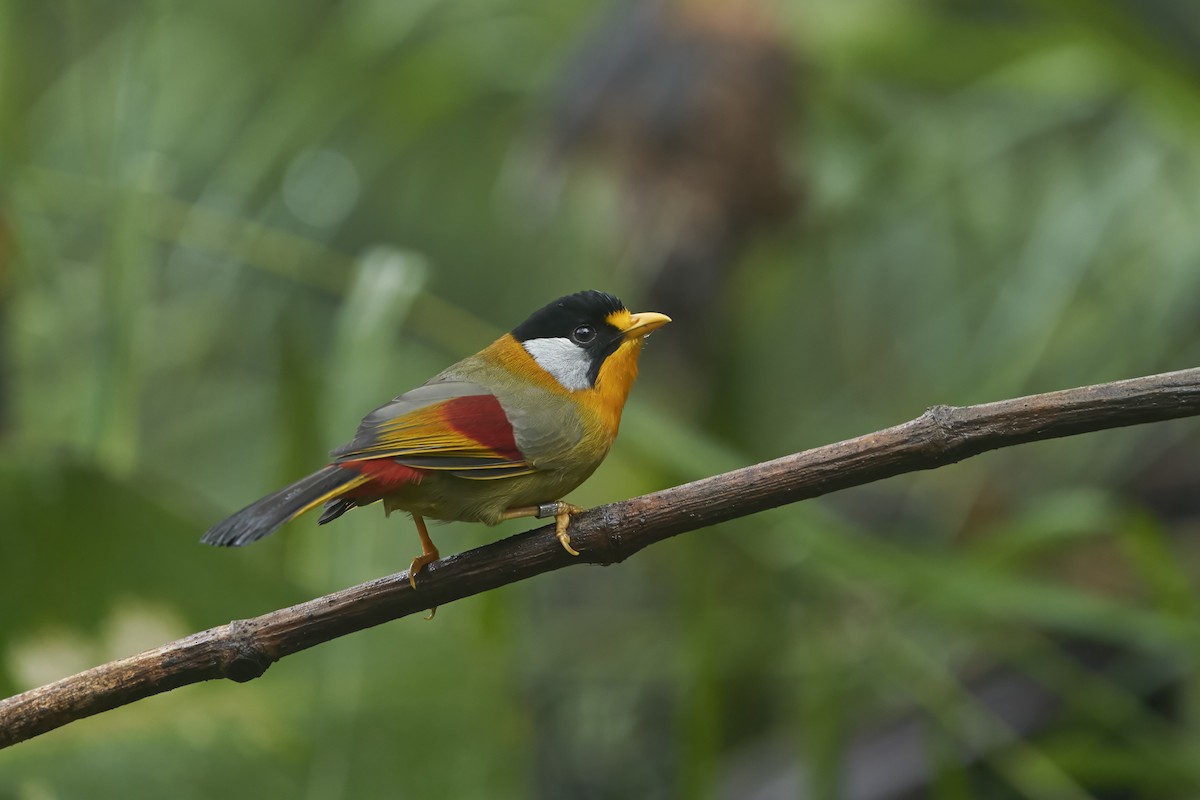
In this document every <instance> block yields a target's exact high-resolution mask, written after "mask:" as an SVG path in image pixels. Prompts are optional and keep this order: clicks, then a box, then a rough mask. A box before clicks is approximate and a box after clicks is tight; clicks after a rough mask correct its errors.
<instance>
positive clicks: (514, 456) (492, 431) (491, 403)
mask: <svg viewBox="0 0 1200 800" xmlns="http://www.w3.org/2000/svg"><path fill="white" fill-rule="evenodd" d="M440 410H441V412H442V418H443V419H444V420H446V424H447V425H449V426H450V427H451V428H453V429H454V430H455V431H456V432H458V433H460V434H462V435H463V436H467V437H470V438H471V439H474V440H475V441H476V442H478V443H479V444H481V445H483V446H484V447H486V448H487V449H488V450H491V451H492V452H494V453H495V454H496V455H497V456H499V457H500V458H505V459H508V460H509V461H521V460H523V458H524V457H523V456H522V455H521V451H520V449H519V448H518V447H517V442H516V440H515V439H514V438H513V429H512V423H510V422H509V421H508V415H507V414H505V413H504V408H503V407H502V406H501V405H500V401H499V400H497V399H496V398H495V397H494V396H492V395H490V394H477V395H471V396H469V397H456V398H454V399H453V400H447V401H446V402H444V403H442V404H441V409H440Z"/></svg>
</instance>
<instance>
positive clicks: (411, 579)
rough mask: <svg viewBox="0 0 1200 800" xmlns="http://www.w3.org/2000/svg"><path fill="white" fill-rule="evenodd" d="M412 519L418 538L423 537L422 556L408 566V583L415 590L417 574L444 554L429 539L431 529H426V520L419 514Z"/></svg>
mask: <svg viewBox="0 0 1200 800" xmlns="http://www.w3.org/2000/svg"><path fill="white" fill-rule="evenodd" d="M412 518H413V523H414V524H415V525H416V526H417V536H419V537H421V555H419V556H417V557H416V558H414V559H413V560H412V563H411V564H409V565H408V583H409V585H411V586H412V588H414V589H415V588H417V573H418V572H420V571H421V570H422V569H424V568H425V565H426V564H428V563H429V562H431V561H437V560H438V559H439V558H441V557H442V554H441V553H439V552H438V549H437V547H436V546H435V545H434V543H433V539H430V538H429V529H428V528H426V527H425V520H424V519H422V518H421V516H420V515H419V514H413V515H412Z"/></svg>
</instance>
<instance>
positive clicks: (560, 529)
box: [504, 500, 583, 556]
mask: <svg viewBox="0 0 1200 800" xmlns="http://www.w3.org/2000/svg"><path fill="white" fill-rule="evenodd" d="M581 511H583V509H582V508H580V507H579V506H573V505H571V504H570V503H564V502H562V501H561V500H560V501H558V502H557V503H542V504H541V505H540V506H522V507H521V508H510V509H509V510H508V511H505V512H504V518H505V519H520V518H522V517H535V518H536V519H545V518H546V517H554V535H555V536H557V537H558V541H559V543H560V544H562V546H563V549H564V550H566V551H567V552H568V553H570V554H571V555H573V556H577V555H579V551H578V550H576V549H575V548H574V547H571V537H570V536H569V535H568V534H567V526H568V525H569V524H571V515H572V514H578V513H580V512H581Z"/></svg>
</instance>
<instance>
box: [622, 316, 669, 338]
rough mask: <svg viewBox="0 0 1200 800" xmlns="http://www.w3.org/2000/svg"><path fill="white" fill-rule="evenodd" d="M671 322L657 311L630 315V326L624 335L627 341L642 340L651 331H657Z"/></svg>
mask: <svg viewBox="0 0 1200 800" xmlns="http://www.w3.org/2000/svg"><path fill="white" fill-rule="evenodd" d="M670 321H671V318H670V317H668V316H667V315H666V314H659V313H658V312H657V311H641V312H639V313H637V314H630V315H629V325H628V326H627V327H626V328H625V330H624V331H622V333H624V334H625V338H626V339H640V338H641V337H643V336H645V335H646V334H648V333H650V332H651V331H656V330H658V329H659V328H661V327H662V326H663V325H666V324H667V323H668V322H670Z"/></svg>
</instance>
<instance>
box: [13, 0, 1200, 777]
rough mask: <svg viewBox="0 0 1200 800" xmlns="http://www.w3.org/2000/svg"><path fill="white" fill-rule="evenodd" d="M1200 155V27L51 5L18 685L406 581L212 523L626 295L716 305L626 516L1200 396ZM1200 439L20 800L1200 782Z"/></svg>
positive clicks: (582, 600)
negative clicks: (991, 418) (1040, 409)
mask: <svg viewBox="0 0 1200 800" xmlns="http://www.w3.org/2000/svg"><path fill="white" fill-rule="evenodd" d="M1198 141H1200V8H1198V7H1197V6H1196V4H1195V3H1194V2H1192V0H1069V1H1068V0H994V1H993V0H986V1H985V0H921V1H920V2H910V3H895V2H890V0H858V2H853V3H850V2H835V1H834V0H785V1H784V2H781V3H780V4H778V5H777V6H775V7H774V8H771V7H769V6H768V4H767V0H763V1H762V2H759V3H752V2H750V1H749V0H730V2H726V3H721V2H716V0H692V1H691V2H685V0H680V2H678V3H676V4H675V5H674V6H671V7H667V6H664V5H662V4H661V3H650V2H644V3H640V4H639V3H625V4H622V5H618V6H614V7H612V8H607V9H606V8H602V7H600V6H598V5H596V4H594V3H588V2H583V0H525V2H509V1H508V0H491V1H490V2H484V1H483V0H441V1H438V0H345V1H344V2H332V0H256V1H255V2H245V0H205V1H204V2H198V3H185V2H182V1H181V0H144V1H141V2H135V1H134V0H120V1H117V0H114V1H113V2H86V0H76V1H75V2H65V1H61V2H60V1H57V0H52V1H51V2H35V1H34V0H8V1H7V2H3V3H0V178H2V180H0V337H2V338H3V363H2V364H0V695H9V694H13V693H16V692H18V691H21V690H23V689H26V688H30V687H32V686H35V685H38V684H41V683H44V682H47V681H50V680H53V679H56V678H58V677H61V676H63V675H66V674H70V673H72V672H75V671H77V670H80V669H83V668H86V667H89V666H92V665H94V664H97V663H100V662H102V661H105V660H108V659H111V658H116V657H119V656H123V655H127V654H130V653H133V652H136V651H138V650H141V649H144V648H147V647H152V646H155V645H158V644H160V643H163V642H165V641H168V640H170V639H173V638H176V637H179V636H182V635H185V634H187V633H189V632H192V631H195V630H200V629H203V628H206V627H210V626H213V625H218V624H221V623H224V622H226V621H228V620H230V619H235V618H244V617H249V616H254V615H257V614H260V613H264V612H267V611H270V610H272V609H275V608H278V607H281V606H283V605H289V604H293V603H296V602H300V601H303V600H306V599H309V598H311V597H314V596H317V595H320V594H323V593H327V592H330V591H333V590H336V589H339V588H342V587H345V586H347V585H350V584H352V583H355V582H358V581H362V580H366V579H369V578H372V577H375V576H378V575H381V574H387V573H391V572H396V571H398V570H400V569H402V568H404V567H405V566H406V565H407V563H408V558H410V557H411V556H412V554H413V553H414V552H415V548H416V539H415V536H414V535H413V533H412V531H411V528H410V526H409V524H408V523H407V522H406V521H403V520H395V519H393V520H391V521H390V522H388V521H385V520H384V518H383V515H382V513H379V512H378V511H377V510H376V509H368V510H365V511H359V512H356V513H353V514H350V515H348V516H347V517H345V518H344V519H342V520H339V521H338V523H337V524H336V525H331V526H329V527H328V528H321V529H318V528H317V527H316V526H315V523H314V520H313V519H311V518H308V519H304V520H302V521H300V522H298V523H296V524H293V525H291V526H290V527H289V529H288V530H286V531H284V532H283V533H282V534H281V535H279V536H276V537H273V538H271V539H269V540H267V541H265V542H263V543H261V544H259V545H257V546H255V547H253V548H250V549H247V550H244V551H225V550H216V549H211V548H205V547H202V546H200V545H199V544H198V543H197V539H198V537H199V535H200V534H201V532H203V530H204V529H205V528H207V527H208V526H209V525H210V524H211V523H213V522H214V521H215V520H217V519H220V518H221V517H222V516H224V515H225V514H227V513H229V512H231V511H233V510H235V509H236V508H239V507H241V506H242V505H244V504H245V503H247V502H249V501H250V500H253V499H255V498H256V497H258V496H260V495H262V494H264V493H266V492H267V491H269V490H271V489H273V488H275V487H277V486H278V485H280V484H282V483H284V482H286V481H289V480H291V479H294V478H295V477H297V476H299V475H301V474H304V473H305V472H307V471H309V470H311V469H312V468H314V467H315V466H316V465H319V464H321V463H323V461H322V459H323V457H324V454H325V451H326V450H328V449H329V448H330V447H332V446H335V445H337V444H340V443H341V442H342V441H344V440H345V439H347V438H348V436H349V432H351V431H352V430H353V428H354V426H355V424H356V423H357V421H358V419H359V417H360V416H361V415H362V414H363V413H364V412H365V411H367V410H369V409H370V408H372V407H374V406H375V405H377V404H378V403H379V402H381V401H382V400H384V399H386V398H388V397H390V396H392V395H394V394H397V393H399V392H400V391H403V390H405V389H407V388H409V387H411V386H413V385H415V384H417V383H420V382H421V381H423V380H425V379H426V378H427V377H429V376H430V375H432V374H433V373H435V372H436V371H438V370H440V369H441V368H442V367H443V366H445V365H446V364H448V363H450V362H452V361H453V360H456V359H457V358H460V357H462V356H464V355H466V354H468V353H471V352H474V351H475V350H477V349H479V348H480V347H481V346H483V345H484V344H486V343H487V342H488V341H490V340H491V338H492V337H494V336H495V335H497V334H498V333H499V332H500V331H502V330H505V329H507V328H509V327H511V326H513V325H514V324H515V323H517V322H519V321H520V320H521V319H522V318H523V317H524V316H525V315H526V314H527V313H528V312H529V311H531V310H533V309H534V308H536V307H537V306H539V305H541V304H543V303H544V302H546V301H548V300H550V299H552V298H553V297H555V296H558V295H560V294H564V293H567V292H570V291H575V290H577V289H581V288H601V289H607V290H610V291H613V292H615V293H617V294H619V295H620V296H621V297H623V298H624V299H625V300H626V301H627V302H628V303H629V305H630V306H631V307H633V308H635V309H642V310H646V309H652V310H658V311H663V312H666V313H668V314H671V315H672V316H674V317H676V319H677V323H676V325H673V326H671V327H670V328H667V329H665V330H664V331H662V332H661V333H659V334H656V336H655V337H654V339H653V341H652V342H651V344H650V346H649V347H648V349H647V351H646V352H645V354H644V356H643V359H642V378H641V379H640V381H639V385H638V387H637V388H636V389H635V391H634V393H633V396H632V399H631V402H630V406H629V407H628V408H627V411H626V417H625V422H624V425H623V430H622V434H621V437H620V438H619V439H618V442H617V445H616V447H615V449H614V452H613V454H612V455H611V456H610V457H609V459H608V461H607V462H606V463H605V464H604V466H603V467H602V468H601V469H600V470H599V472H598V473H597V474H596V476H595V477H594V478H593V479H592V480H591V481H589V482H588V483H587V484H586V485H585V486H584V487H582V488H581V489H579V490H578V491H577V492H575V493H574V494H573V495H572V497H571V499H572V500H574V501H575V502H577V503H581V504H597V503H603V502H610V501H614V500H619V499H622V498H625V497H628V496H633V495H635V494H639V493H642V492H645V491H649V490H653V489H658V488H663V487H666V486H669V485H673V484H676V483H679V482H683V481H686V480H689V479H693V478H698V477H702V476H706V475H710V474H714V473H717V472H720V471H723V470H726V469H729V468H733V467H737V466H741V465H745V464H748V463H753V462H756V461H759V460H763V459H767V458H771V457H775V456H778V455H783V454H786V453H789V452H794V451H797V450H801V449H804V448H806V447H810V446H815V445H819V444H823V443H826V442H830V441H835V440H838V439H841V438H845V437H849V436H853V435H857V434H861V433H865V432H868V431H871V430H874V429H877V428H881V427H885V426H888V425H892V424H895V423H898V422H901V421H903V420H906V419H909V418H911V417H914V416H916V415H918V414H920V413H921V412H922V411H923V410H924V409H925V407H927V406H929V405H932V404H935V403H951V404H969V403H976V402H984V401H988V400H996V399H1002V398H1005V397H1013V396H1017V395H1021V394H1027V393H1031V392H1040V391H1047V390H1052V389H1057V388H1065V387H1069V386H1074V385H1080V384H1087V383H1096V382H1101V381H1107V380H1113V379H1118V378H1124V377H1133V376H1136V375H1143V374H1150V373H1154V372H1160V371H1166V370H1171V369H1179V368H1184V367H1190V366H1194V365H1195V364H1196V363H1197V361H1198V360H1200V324H1198V321H1200V271H1198V270H1197V268H1196V265H1197V256H1198V252H1200V222H1198V221H1200V144H1198V143H1197V142H1198ZM1198 432H1200V424H1198V423H1197V422H1196V421H1190V420H1184V421H1180V422H1174V423H1168V424H1162V425H1156V426H1152V427H1146V428H1141V429H1132V430H1126V431H1115V432H1105V433H1099V434H1093V435H1088V436H1082V437H1076V438H1072V439H1067V440H1062V441H1057V442H1050V443H1041V444H1033V445H1027V446H1023V447H1019V448H1014V449H1010V450H1006V451H1002V452H999V453H994V454H989V455H985V456H983V457H980V458H977V459H974V460H972V461H969V462H967V463H964V464H959V465H955V466H951V467H947V468H944V469H941V470H938V471H936V472H933V473H927V474H920V475H912V476H904V477H901V478H897V479H893V480H890V481H887V482H885V483H883V484H880V485H877V486H872V487H866V488H863V489H860V490H855V491H850V492H844V493H841V494H839V495H836V496H832V497H829V498H825V499H822V500H821V501H815V502H808V503H804V504H801V505H798V506H793V507H790V508H784V509H779V510H777V511H774V512H771V513H767V514H762V515H759V516H757V517H754V518H751V519H748V520H744V521H741V522H738V523H731V524H727V525H722V526H719V527H717V528H713V529H709V530H705V531H701V532H698V533H695V534H691V535H688V536H684V537H679V538H677V539H674V540H670V541H668V542H666V543H664V544H661V545H659V546H657V547H654V548H651V549H650V550H649V551H646V552H644V553H641V554H639V555H638V556H637V557H636V558H634V559H632V560H631V561H629V562H627V563H625V564H622V565H620V566H617V567H613V568H608V569H599V568H594V567H575V568H572V569H570V570H565V571H562V572H559V573H556V574H552V575H546V576H542V577H540V578H537V579H535V580H532V581H528V582H525V583H523V584H520V585H516V586H511V587H507V588H504V589H501V590H498V591H495V592H491V593H489V594H487V595H485V596H482V597H476V598H472V599H469V600H466V601H462V602H459V603H455V604H452V605H450V606H447V607H445V608H443V609H442V610H441V612H440V614H439V615H438V618H437V619H436V621H434V622H432V623H427V622H422V621H421V620H419V619H416V618H413V619H405V620H402V621H399V622H396V623H392V624H389V625H385V626H383V627H381V628H377V629H374V630H371V631H368V632H365V633H362V634H357V635H354V636H351V637H347V638H344V639H340V640H338V641H335V642H332V643H329V644H326V645H323V646H320V647H318V648H316V649H314V650H311V651H308V652H306V653H303V654H300V655H297V656H295V657H291V658H288V659H286V660H284V661H283V662H281V663H279V664H277V665H276V666H274V667H273V668H272V669H271V670H270V671H269V672H268V673H267V674H266V675H265V676H264V678H263V679H261V680H258V681H255V682H253V683H250V684H247V685H244V686H243V685H234V684H231V683H226V682H219V683H211V684H205V685H201V686H192V687H187V688H184V689H181V690H178V691H174V692H171V693H169V694H167V695H164V696H160V697H156V698H152V699H150V700H147V701H143V702H139V703H137V704H135V705H133V706H130V707H126V708H122V709H119V710H116V711H113V712H110V713H106V714H103V715H100V716H98V717H95V718H91V719H88V720H85V721H82V722H78V723H75V724H72V725H70V726H68V727H66V728H64V729H61V730H59V731H56V732H53V733H51V734H48V735H46V736H44V737H41V738H38V739H35V740H33V741H31V742H28V743H25V744H22V745H19V746H17V747H15V748H13V749H11V750H6V751H3V752H0V798H4V800H9V799H10V798H11V799H12V800H18V799H19V800H47V799H50V798H140V797H146V798H159V797H180V798H193V797H194V798H210V797H227V798H242V797H295V798H308V799H310V800H325V799H326V798H364V797H455V798H457V797H463V798H475V797H480V798H482V797H487V798H493V797H531V796H536V797H545V798H559V797H579V798H628V797H648V798H670V797H714V798H716V797H720V798H763V799H764V800H765V799H766V798H777V797H778V798H783V797H805V798H807V797H814V798H816V797H821V798H842V797H845V798H860V799H865V798H904V797H938V798H970V797H986V798H1072V799H1074V798H1086V797H1096V798H1175V797H1178V798H1183V797H1194V796H1197V794H1200V726H1198V715H1200V696H1198V694H1197V689H1198V688H1200V682H1198V681H1197V676H1196V674H1195V672H1196V666H1197V660H1198V658H1200V627H1198V626H1197V616H1196V615H1197V611H1198V608H1200V604H1198V597H1197V585H1198V584H1197V580H1196V579H1197V573H1198V570H1197V565H1198V564H1200V552H1198V547H1197V543H1198V540H1197V534H1198V533H1200V530H1198V529H1200V497H1198V495H1200V490H1198V488H1197V487H1198V486H1200V449H1198V448H1197V444H1198V442H1200V436H1198V435H1197V434H1198ZM528 527H529V525H528V524H525V523H511V524H509V525H507V526H506V527H504V528H503V529H500V530H490V529H487V528H484V527H482V526H471V525H460V524H452V525H446V526H440V527H438V528H436V529H435V530H434V531H433V535H434V537H435V539H436V540H437V541H438V542H439V544H440V545H441V547H442V550H443V552H447V553H449V552H455V551H458V550H461V549H466V548H469V547H473V546H476V545H478V544H480V543H483V542H486V541H490V540H492V539H493V538H495V537H497V536H500V535H504V534H506V533H512V532H516V531H520V530H524V529H526V528H528Z"/></svg>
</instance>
